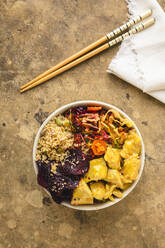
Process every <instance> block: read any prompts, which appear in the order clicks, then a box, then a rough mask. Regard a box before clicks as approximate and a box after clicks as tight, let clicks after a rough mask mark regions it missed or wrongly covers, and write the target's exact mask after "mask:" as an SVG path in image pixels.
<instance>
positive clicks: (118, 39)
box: [20, 18, 155, 93]
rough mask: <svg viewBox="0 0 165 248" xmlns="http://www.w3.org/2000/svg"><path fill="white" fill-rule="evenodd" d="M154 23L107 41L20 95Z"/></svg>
mask: <svg viewBox="0 0 165 248" xmlns="http://www.w3.org/2000/svg"><path fill="white" fill-rule="evenodd" d="M154 22H155V19H154V18H151V19H149V20H148V21H146V22H144V23H141V24H139V25H138V26H136V27H135V28H133V29H131V30H130V31H128V32H126V33H124V34H122V35H120V36H119V37H117V38H115V39H113V40H112V41H109V42H108V43H105V44H104V45H102V46H100V47H98V48H96V49H95V50H93V51H91V52H89V53H87V54H85V55H84V56H82V57H80V58H78V59H76V60H74V61H73V62H71V63H69V64H67V65H65V66H63V67H62V68H60V69H58V70H56V71H54V72H52V73H50V74H49V75H47V76H45V77H44V78H41V79H40V80H38V81H36V82H34V83H33V84H30V85H28V86H27V87H25V88H23V89H21V90H20V91H21V93H23V92H24V91H26V90H29V89H31V88H33V87H35V86H37V85H39V84H42V83H44V82H46V81H47V80H49V79H51V78H52V77H55V76H57V75H59V74H61V73H62V72H64V71H67V70H69V69H71V68H72V67H74V66H76V65H78V64H80V63H81V62H83V61H85V60H87V59H89V58H91V57H93V56H94V55H96V54H98V53H100V52H102V51H104V50H106V49H108V48H109V47H112V46H114V45H116V44H117V43H119V42H121V41H122V40H123V39H124V38H126V37H128V36H130V35H133V34H136V33H137V32H140V31H142V30H144V29H146V28H148V27H150V26H151V25H153V24H154Z"/></svg>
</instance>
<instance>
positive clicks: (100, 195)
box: [90, 182, 105, 201]
mask: <svg viewBox="0 0 165 248" xmlns="http://www.w3.org/2000/svg"><path fill="white" fill-rule="evenodd" d="M90 188H91V192H92V195H93V197H94V198H95V199H97V200H100V201H101V200H103V199H104V196H105V186H104V184H103V183H102V182H97V183H91V184H90Z"/></svg>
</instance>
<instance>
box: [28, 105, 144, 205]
mask: <svg viewBox="0 0 165 248" xmlns="http://www.w3.org/2000/svg"><path fill="white" fill-rule="evenodd" d="M80 105H95V106H96V105H101V106H103V107H104V108H106V109H109V108H113V109H116V110H117V111H118V112H119V113H121V114H122V115H123V116H125V117H126V118H128V119H129V120H131V118H130V117H129V116H128V115H126V114H125V113H124V112H123V111H122V110H120V109H119V108H117V107H115V106H113V105H111V104H107V103H104V102H99V101H77V102H73V103H70V104H67V105H65V106H62V107H60V108H58V109H57V110H56V111H54V112H53V113H52V114H51V115H49V117H48V118H47V119H46V120H45V121H44V122H43V124H42V125H41V127H40V129H39V130H38V133H37V135H36V137H35V141H34V146H33V166H34V170H35V173H36V175H37V172H38V169H37V165H36V162H35V157H36V149H37V143H38V139H39V137H40V133H41V131H42V129H43V127H44V126H45V125H46V124H47V122H48V121H49V120H50V119H51V118H52V117H54V116H56V115H58V114H62V113H63V112H64V111H66V110H67V109H69V108H72V107H77V106H80ZM134 127H135V129H136V131H137V133H138V135H139V136H140V139H141V145H142V151H141V156H140V159H141V166H140V170H139V175H138V178H137V179H136V180H135V181H134V182H133V183H132V185H131V186H130V187H129V188H128V189H127V190H125V191H124V193H123V197H122V198H115V201H114V202H111V201H108V202H105V203H98V204H94V205H80V206H72V205H71V204H69V203H68V202H63V203H62V205H64V206H66V207H69V208H73V209H78V210H99V209H103V208H107V207H109V206H112V205H114V204H116V203H117V202H119V201H121V200H123V199H124V198H125V197H126V196H127V195H128V194H129V193H130V192H131V191H132V190H133V189H134V188H135V186H136V184H137V183H138V181H139V179H140V177H141V175H142V171H143V168H144V160H145V150H144V142H143V139H142V136H141V134H140V131H139V129H138V128H137V126H136V125H135V123H134ZM47 193H48V194H49V192H48V191H47ZM49 195H50V194H49Z"/></svg>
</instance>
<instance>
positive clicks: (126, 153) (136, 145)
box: [121, 131, 141, 158]
mask: <svg viewBox="0 0 165 248" xmlns="http://www.w3.org/2000/svg"><path fill="white" fill-rule="evenodd" d="M140 152H141V140H140V137H139V135H138V134H137V133H136V132H135V131H131V132H130V134H129V135H128V138H127V139H126V141H125V143H124V145H123V149H122V150H121V156H122V157H123V158H129V157H130V156H131V155H132V154H134V153H137V154H138V155H139V154H140Z"/></svg>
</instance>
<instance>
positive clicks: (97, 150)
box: [92, 140, 107, 155]
mask: <svg viewBox="0 0 165 248" xmlns="http://www.w3.org/2000/svg"><path fill="white" fill-rule="evenodd" d="M106 149H107V143H106V142H105V141H104V140H94V141H93V143H92V151H93V153H94V154H95V155H102V154H104V153H105V151H106Z"/></svg>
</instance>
